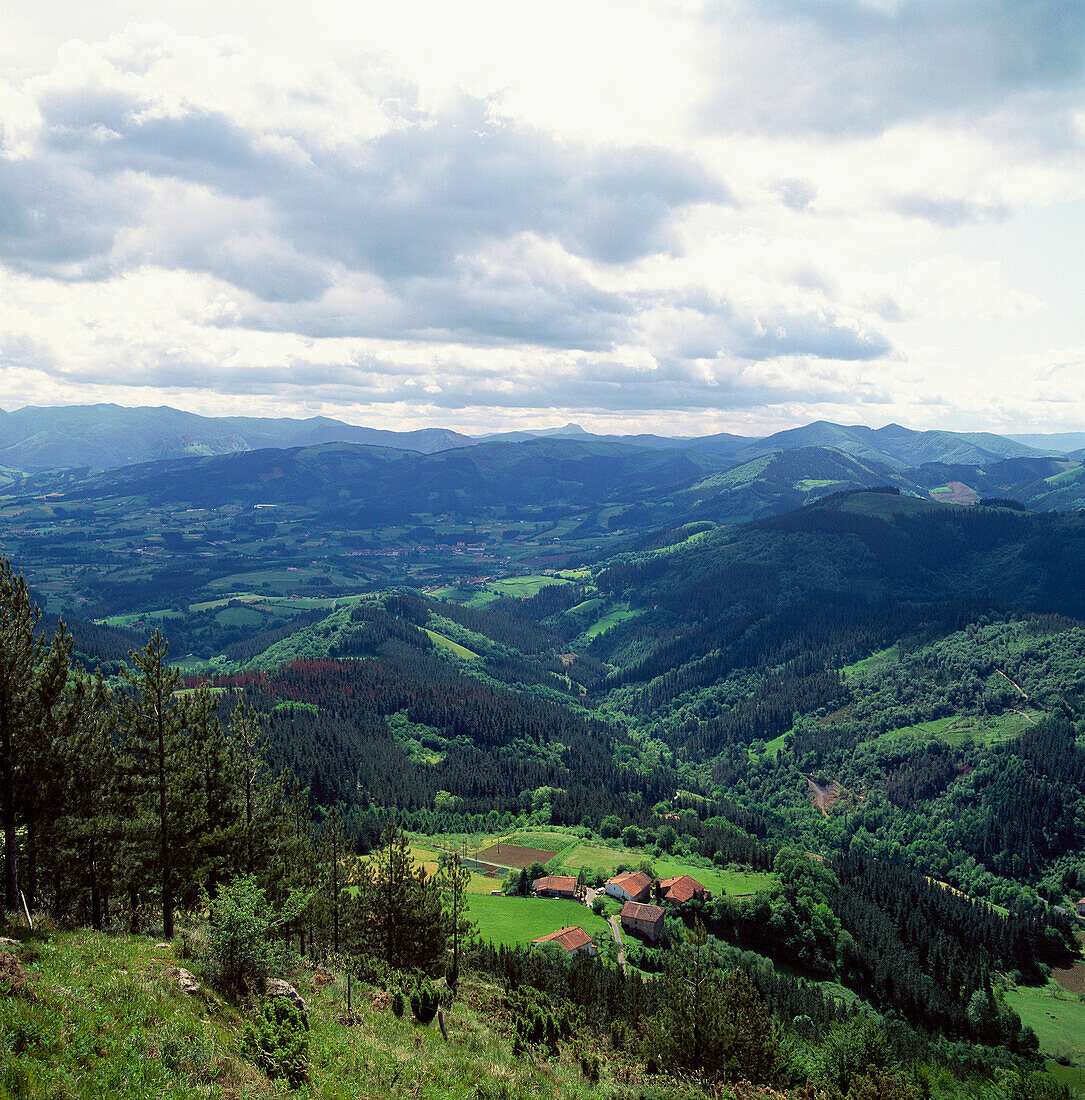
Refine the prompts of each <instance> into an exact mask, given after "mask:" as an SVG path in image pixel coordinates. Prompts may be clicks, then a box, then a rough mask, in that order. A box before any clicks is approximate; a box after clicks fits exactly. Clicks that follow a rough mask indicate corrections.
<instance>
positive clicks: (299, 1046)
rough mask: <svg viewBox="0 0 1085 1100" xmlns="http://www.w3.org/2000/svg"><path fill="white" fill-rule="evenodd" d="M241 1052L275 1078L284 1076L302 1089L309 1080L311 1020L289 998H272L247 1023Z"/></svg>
mask: <svg viewBox="0 0 1085 1100" xmlns="http://www.w3.org/2000/svg"><path fill="white" fill-rule="evenodd" d="M241 1052H242V1053H243V1054H244V1055H246V1056H247V1057H249V1058H251V1059H252V1060H253V1061H254V1062H255V1063H256V1064H257V1065H258V1066H259V1067H260V1068H261V1069H262V1070H263V1071H264V1072H265V1073H266V1074H267V1075H268V1077H270V1078H271V1079H272V1080H275V1079H276V1078H278V1077H282V1078H285V1079H286V1081H287V1083H288V1084H289V1085H290V1087H291V1088H293V1089H297V1088H301V1086H302V1085H304V1084H305V1082H306V1081H307V1080H308V1079H309V1021H308V1020H307V1019H306V1018H305V1016H304V1015H302V1013H301V1012H300V1011H299V1010H298V1008H297V1007H296V1006H295V1005H294V1004H292V1003H291V1002H290V1001H289V1000H287V998H286V997H273V998H272V999H271V1000H270V1001H268V1002H266V1003H265V1005H264V1009H263V1012H262V1013H261V1014H260V1016H259V1018H258V1019H257V1021H256V1022H255V1023H251V1024H248V1025H247V1026H246V1028H245V1034H244V1036H243V1038H242V1040H241Z"/></svg>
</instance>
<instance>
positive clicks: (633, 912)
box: [622, 901, 663, 922]
mask: <svg viewBox="0 0 1085 1100" xmlns="http://www.w3.org/2000/svg"><path fill="white" fill-rule="evenodd" d="M622 916H623V917H628V918H629V919H630V920H646V921H649V922H654V921H657V920H659V919H660V918H661V917H662V916H663V910H662V909H661V908H660V907H659V906H658V905H646V904H645V903H644V902H642V901H627V902H626V903H625V905H623V906H622Z"/></svg>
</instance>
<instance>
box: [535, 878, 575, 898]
mask: <svg viewBox="0 0 1085 1100" xmlns="http://www.w3.org/2000/svg"><path fill="white" fill-rule="evenodd" d="M534 889H535V890H553V891H554V892H555V893H558V892H561V893H563V894H575V893H576V876H575V875H546V876H545V877H544V878H537V879H536V880H535V886H534Z"/></svg>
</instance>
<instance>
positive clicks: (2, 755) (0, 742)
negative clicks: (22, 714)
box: [0, 699, 19, 913]
mask: <svg viewBox="0 0 1085 1100" xmlns="http://www.w3.org/2000/svg"><path fill="white" fill-rule="evenodd" d="M0 784H2V785H3V788H4V790H3V805H2V807H0V814H2V820H0V825H2V826H3V829H4V908H5V909H6V910H7V911H8V912H9V913H14V912H15V910H16V908H17V907H18V905H19V879H18V873H17V871H16V859H17V858H18V851H19V849H18V844H17V843H16V839H15V766H14V762H13V761H12V759H11V720H10V715H9V713H8V701H7V700H6V699H5V700H3V701H0Z"/></svg>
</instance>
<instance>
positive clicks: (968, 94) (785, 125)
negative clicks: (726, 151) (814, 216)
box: [704, 0, 1085, 144]
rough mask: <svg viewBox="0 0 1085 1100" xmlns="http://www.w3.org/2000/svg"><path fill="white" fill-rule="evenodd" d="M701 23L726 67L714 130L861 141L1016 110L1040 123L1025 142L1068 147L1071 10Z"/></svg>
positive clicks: (709, 103) (842, 1) (1073, 83)
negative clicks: (903, 127)
mask: <svg viewBox="0 0 1085 1100" xmlns="http://www.w3.org/2000/svg"><path fill="white" fill-rule="evenodd" d="M706 22H707V29H708V31H709V32H710V33H709V35H708V38H707V41H706V48H707V49H709V50H721V49H722V50H724V51H725V54H726V56H727V59H728V63H727V64H726V65H721V66H719V67H718V69H717V72H716V74H715V77H716V78H715V81H714V84H713V90H712V93H711V95H710V96H709V97H708V99H707V100H706V103H705V104H704V118H705V120H706V121H707V122H708V123H709V124H710V125H712V126H713V127H714V128H717V127H718V128H723V129H738V130H750V131H756V132H765V131H769V132H777V133H817V134H823V135H856V134H866V135H872V134H877V133H879V132H881V131H883V130H885V129H887V128H888V127H891V126H893V125H895V124H897V123H901V122H908V121H915V120H918V119H924V118H929V117H931V116H940V117H942V118H945V119H953V120H957V121H961V120H972V121H974V120H988V121H990V122H991V123H992V124H994V125H1003V124H1005V123H1006V121H1007V120H1006V119H1005V118H999V116H1000V113H1001V112H1004V111H1012V110H1017V111H1021V112H1024V113H1026V114H1027V115H1028V116H1029V118H1030V120H1032V121H1033V122H1034V123H1036V122H1040V123H1042V131H1041V132H1040V133H1037V134H1035V135H1034V139H1039V140H1049V141H1055V142H1058V143H1060V144H1065V143H1067V142H1074V141H1076V140H1077V139H1076V138H1075V137H1074V136H1073V131H1072V126H1071V116H1072V111H1073V110H1074V109H1075V107H1076V105H1077V104H1078V103H1079V101H1080V90H1081V80H1082V77H1083V76H1085V7H1083V6H1082V5H1080V4H1075V3H1066V2H1065V0H985V2H983V3H979V4H951V3H945V2H943V0H902V2H900V3H893V4H873V5H872V4H870V3H863V2H860V0H829V2H825V3H809V2H808V0H764V2H758V3H750V2H746V3H740V4H738V5H727V6H723V7H712V8H709V9H708V11H707V15H706Z"/></svg>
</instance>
